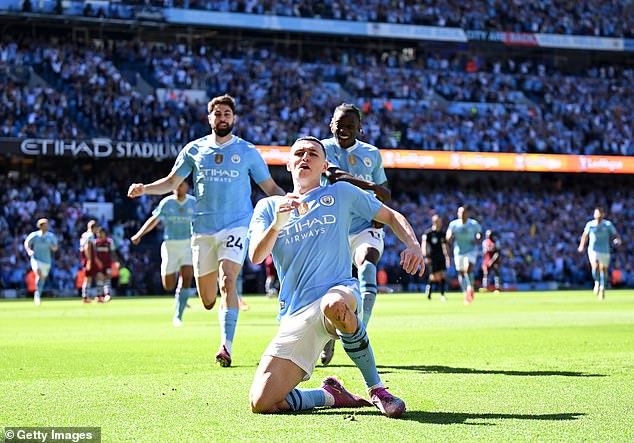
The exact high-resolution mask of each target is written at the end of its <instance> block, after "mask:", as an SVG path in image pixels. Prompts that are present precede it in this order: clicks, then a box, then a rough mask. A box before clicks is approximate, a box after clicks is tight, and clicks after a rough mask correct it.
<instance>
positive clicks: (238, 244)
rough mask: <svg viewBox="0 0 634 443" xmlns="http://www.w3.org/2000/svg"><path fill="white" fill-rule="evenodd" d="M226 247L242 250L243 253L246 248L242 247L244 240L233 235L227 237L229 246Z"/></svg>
mask: <svg viewBox="0 0 634 443" xmlns="http://www.w3.org/2000/svg"><path fill="white" fill-rule="evenodd" d="M225 246H226V247H227V248H240V250H241V251H242V249H243V248H244V246H243V245H242V238H241V237H234V236H233V235H230V236H228V237H227V244H226V245H225Z"/></svg>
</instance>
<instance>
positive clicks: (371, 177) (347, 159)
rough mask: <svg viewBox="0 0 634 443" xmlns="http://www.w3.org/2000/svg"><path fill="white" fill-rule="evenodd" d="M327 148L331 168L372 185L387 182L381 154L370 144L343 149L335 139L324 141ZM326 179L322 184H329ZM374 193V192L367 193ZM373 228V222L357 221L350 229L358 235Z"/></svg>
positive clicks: (327, 157) (357, 143) (362, 143)
mask: <svg viewBox="0 0 634 443" xmlns="http://www.w3.org/2000/svg"><path fill="white" fill-rule="evenodd" d="M322 143H323V144H324V147H325V148H326V160H328V163H330V165H331V166H336V167H337V168H339V169H341V170H343V171H346V172H349V173H350V174H351V175H353V176H355V177H356V178H360V179H363V180H366V181H369V182H372V183H377V184H383V183H385V182H386V181H387V176H386V175H385V169H384V168H383V159H382V158H381V152H380V151H379V149H378V148H376V147H375V146H372V145H371V144H369V143H365V142H362V141H361V140H357V141H356V143H355V144H354V145H352V146H351V147H350V148H348V149H343V148H341V147H340V146H339V143H337V139H336V138H334V137H331V138H328V139H326V140H322ZM327 182H328V181H327V180H326V179H325V177H322V184H324V185H325V184H327ZM367 192H369V193H372V191H367ZM370 227H372V222H368V221H366V220H361V219H357V221H356V222H355V223H353V224H352V227H351V228H350V234H351V235H354V234H358V233H359V232H361V231H363V230H364V229H367V228H370Z"/></svg>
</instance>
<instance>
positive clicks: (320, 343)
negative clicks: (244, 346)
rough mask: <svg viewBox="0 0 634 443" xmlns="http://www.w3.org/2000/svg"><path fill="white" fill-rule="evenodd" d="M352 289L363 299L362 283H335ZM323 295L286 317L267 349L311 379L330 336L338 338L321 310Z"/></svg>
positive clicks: (271, 355)
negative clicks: (361, 293) (352, 285)
mask: <svg viewBox="0 0 634 443" xmlns="http://www.w3.org/2000/svg"><path fill="white" fill-rule="evenodd" d="M335 288H346V289H347V290H352V292H353V293H354V294H355V295H356V297H357V302H359V300H360V297H359V289H358V287H355V288H352V287H348V286H335V287H333V288H331V289H335ZM320 305H321V298H319V299H317V300H315V301H314V302H312V303H311V304H309V305H308V306H306V307H304V308H303V309H301V310H299V311H297V312H295V313H294V314H291V315H287V316H285V317H282V320H281V322H280V329H279V330H278V331H277V335H276V336H275V337H274V338H273V341H271V344H269V346H268V347H267V348H266V350H265V351H264V355H266V356H269V357H278V358H283V359H285V360H290V361H292V362H293V363H295V364H296V365H297V366H299V367H300V368H301V369H302V370H303V371H304V372H306V375H305V376H304V379H303V381H306V380H308V379H310V377H311V376H312V375H313V371H314V370H315V365H316V364H317V359H318V358H319V354H321V351H322V349H324V346H326V343H328V341H329V340H333V339H334V340H338V339H339V337H338V336H337V335H336V334H330V333H329V332H328V330H327V329H326V316H325V315H324V314H323V312H321V306H320Z"/></svg>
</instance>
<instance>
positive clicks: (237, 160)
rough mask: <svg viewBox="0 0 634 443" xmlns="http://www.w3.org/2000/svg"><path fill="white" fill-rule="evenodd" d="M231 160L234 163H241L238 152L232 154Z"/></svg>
mask: <svg viewBox="0 0 634 443" xmlns="http://www.w3.org/2000/svg"><path fill="white" fill-rule="evenodd" d="M231 161H232V162H233V163H240V156H239V155H238V154H233V155H232V156H231Z"/></svg>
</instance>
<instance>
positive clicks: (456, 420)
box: [313, 408, 586, 426]
mask: <svg viewBox="0 0 634 443" xmlns="http://www.w3.org/2000/svg"><path fill="white" fill-rule="evenodd" d="M313 413H314V414H319V415H322V414H324V415H344V418H346V417H349V416H350V415H352V416H354V417H355V418H356V417H360V418H358V419H357V420H363V419H364V418H365V416H370V415H378V414H380V413H379V412H378V411H376V410H374V411H373V410H371V409H369V408H368V409H363V410H359V409H357V410H354V411H353V412H352V414H350V415H348V414H347V413H346V412H343V411H341V410H336V409H319V410H317V409H316V410H314V411H313ZM585 415H586V414H584V413H583V412H563V413H560V414H495V413H481V414H478V413H469V412H441V411H436V412H432V411H410V410H408V411H407V412H405V414H403V416H402V417H401V418H400V420H409V421H417V422H419V423H433V424H439V425H457V424H462V425H472V426H495V425H496V424H495V423H485V422H482V421H480V420H500V419H505V420H543V421H572V420H578V419H579V418H581V417H583V416H585Z"/></svg>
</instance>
